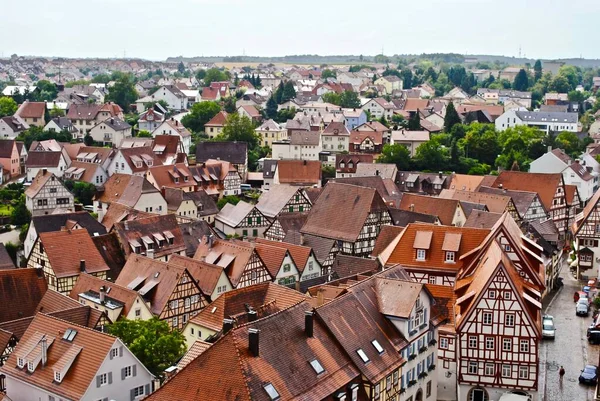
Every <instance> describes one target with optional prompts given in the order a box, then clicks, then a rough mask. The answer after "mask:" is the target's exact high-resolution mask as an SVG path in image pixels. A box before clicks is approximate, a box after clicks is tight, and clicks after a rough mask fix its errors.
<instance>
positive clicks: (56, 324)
mask: <svg viewBox="0 0 600 401" xmlns="http://www.w3.org/2000/svg"><path fill="white" fill-rule="evenodd" d="M1 372H2V374H3V376H6V394H7V396H8V397H10V398H11V399H19V400H40V399H44V400H53V399H54V400H58V399H73V400H82V401H92V400H104V399H106V400H108V399H111V400H112V399H115V400H116V399H123V397H124V395H125V394H127V398H130V399H137V398H140V397H143V396H146V395H148V394H150V393H151V392H152V381H153V379H154V377H153V376H152V374H151V373H150V372H149V371H148V370H147V369H146V368H145V367H144V365H142V364H141V363H140V361H139V360H138V359H137V358H136V357H135V355H134V354H133V353H132V352H131V351H130V350H129V349H128V348H127V346H126V345H125V344H124V343H123V342H122V341H121V340H119V339H118V338H117V337H114V336H111V335H109V334H105V333H102V332H100V331H97V330H93V329H90V328H87V327H82V326H80V325H77V324H73V323H71V322H69V321H66V320H62V319H58V318H55V317H52V316H49V315H45V314H43V313H39V314H37V315H36V316H35V318H34V319H33V321H32V322H31V324H30V325H29V327H28V328H27V331H26V332H25V334H24V335H23V337H22V338H21V340H20V342H19V345H18V346H17V347H16V349H15V351H14V352H13V353H12V354H11V356H10V357H9V359H8V361H7V363H6V365H5V366H3V367H2V368H1Z"/></svg>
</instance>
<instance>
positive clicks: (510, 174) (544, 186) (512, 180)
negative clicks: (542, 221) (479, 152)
mask: <svg viewBox="0 0 600 401" xmlns="http://www.w3.org/2000/svg"><path fill="white" fill-rule="evenodd" d="M562 183H563V181H562V174H560V173H558V174H543V173H524V172H521V171H503V172H501V173H500V175H498V178H497V179H496V181H495V182H494V185H493V187H494V188H503V189H512V190H518V191H529V192H537V193H538V195H539V197H540V200H541V202H542V204H543V205H544V207H545V208H546V210H551V209H552V199H554V194H555V193H556V188H557V187H558V186H560V185H562Z"/></svg>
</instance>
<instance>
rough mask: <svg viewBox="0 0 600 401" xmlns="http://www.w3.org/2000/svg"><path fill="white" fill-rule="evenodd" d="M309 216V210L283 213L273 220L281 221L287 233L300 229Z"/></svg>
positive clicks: (282, 227)
mask: <svg viewBox="0 0 600 401" xmlns="http://www.w3.org/2000/svg"><path fill="white" fill-rule="evenodd" d="M307 218H308V212H294V213H282V214H280V215H278V216H277V217H275V219H274V220H273V222H275V221H277V222H279V224H280V225H281V229H282V230H283V232H284V233H287V232H288V231H290V230H295V231H300V229H301V228H302V226H303V225H304V223H306V219H307Z"/></svg>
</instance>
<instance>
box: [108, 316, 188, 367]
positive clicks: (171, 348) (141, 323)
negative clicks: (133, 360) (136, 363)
mask: <svg viewBox="0 0 600 401" xmlns="http://www.w3.org/2000/svg"><path fill="white" fill-rule="evenodd" d="M108 332H109V333H110V334H112V335H113V336H117V337H119V338H120V339H121V341H123V342H124V343H125V345H127V347H128V348H129V350H130V351H131V352H133V354H134V355H135V356H136V357H137V359H139V360H140V362H141V363H142V364H143V365H144V366H145V367H146V368H147V369H148V370H149V371H150V372H152V374H154V375H160V374H162V372H163V371H164V370H165V369H166V368H168V367H169V366H172V365H173V364H174V363H175V362H177V360H178V359H179V358H181V356H182V355H183V354H184V353H185V337H184V336H183V334H181V333H180V332H179V331H178V330H175V329H171V328H170V327H169V325H168V323H167V322H165V321H164V320H159V319H158V318H157V317H153V318H152V319H150V320H127V319H121V320H118V321H117V322H116V323H114V324H112V325H110V326H108Z"/></svg>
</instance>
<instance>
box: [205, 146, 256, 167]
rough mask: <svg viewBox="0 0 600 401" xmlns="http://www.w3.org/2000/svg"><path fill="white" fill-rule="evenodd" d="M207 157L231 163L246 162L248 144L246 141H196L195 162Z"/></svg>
mask: <svg viewBox="0 0 600 401" xmlns="http://www.w3.org/2000/svg"><path fill="white" fill-rule="evenodd" d="M208 159H215V160H224V161H228V162H230V163H233V164H246V161H247V159H248V144H247V143H246V142H198V144H197V145H196V163H204V162H205V161H207V160H208Z"/></svg>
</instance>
